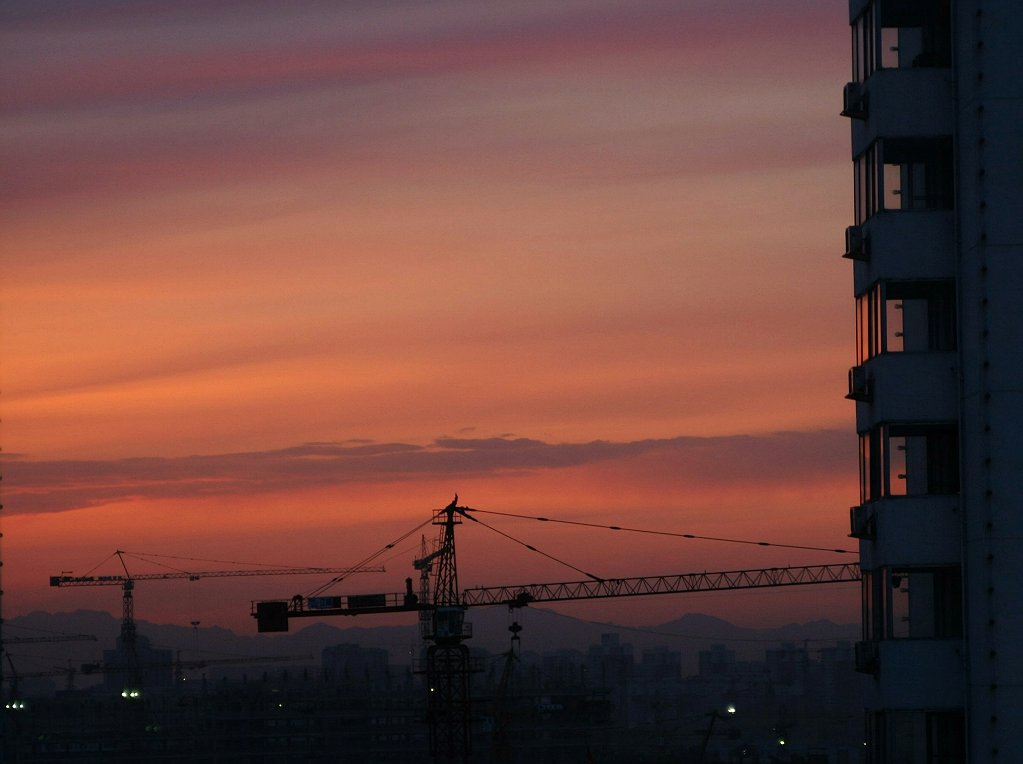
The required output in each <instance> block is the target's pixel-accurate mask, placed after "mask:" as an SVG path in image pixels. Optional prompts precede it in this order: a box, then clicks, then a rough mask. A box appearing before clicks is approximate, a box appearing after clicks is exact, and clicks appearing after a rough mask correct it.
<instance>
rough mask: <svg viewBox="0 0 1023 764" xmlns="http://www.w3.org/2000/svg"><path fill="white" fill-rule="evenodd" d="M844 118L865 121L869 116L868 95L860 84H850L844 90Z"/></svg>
mask: <svg viewBox="0 0 1023 764" xmlns="http://www.w3.org/2000/svg"><path fill="white" fill-rule="evenodd" d="M842 116H843V117H851V118H852V119H865V118H866V116H867V94H866V93H864V92H863V85H862V84H861V83H859V82H848V83H846V85H845V87H844V88H842Z"/></svg>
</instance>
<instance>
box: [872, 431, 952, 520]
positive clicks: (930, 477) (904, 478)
mask: <svg viewBox="0 0 1023 764" xmlns="http://www.w3.org/2000/svg"><path fill="white" fill-rule="evenodd" d="M958 492H959V439H958V431H957V428H956V426H955V425H953V424H883V425H878V426H877V427H874V428H872V429H871V430H868V431H867V432H863V433H860V503H861V504H864V503H866V502H868V501H874V500H876V499H881V498H887V497H893V496H921V495H928V494H938V495H940V494H954V493H958Z"/></svg>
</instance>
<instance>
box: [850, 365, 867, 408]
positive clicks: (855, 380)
mask: <svg viewBox="0 0 1023 764" xmlns="http://www.w3.org/2000/svg"><path fill="white" fill-rule="evenodd" d="M845 397H846V398H848V399H849V400H851V401H869V400H870V377H868V376H867V370H866V368H865V367H863V366H853V367H852V368H851V369H849V393H848V394H847V395H846V396H845Z"/></svg>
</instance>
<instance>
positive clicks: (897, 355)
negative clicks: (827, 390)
mask: <svg viewBox="0 0 1023 764" xmlns="http://www.w3.org/2000/svg"><path fill="white" fill-rule="evenodd" d="M958 367H959V356H958V354H957V353H955V352H926V351H924V352H912V351H906V352H889V353H882V354H881V355H878V356H875V357H874V358H871V359H870V360H868V361H866V362H865V363H864V364H863V365H862V366H854V367H853V368H852V369H850V371H849V394H848V395H847V396H846V397H847V398H850V399H851V400H856V401H864V402H866V403H868V404H869V405H867V406H857V407H856V428H857V430H859V431H860V432H863V431H865V430H868V429H870V428H871V427H872V426H874V425H876V424H878V423H880V422H913V421H922V422H927V421H952V420H955V419H957V418H958V416H959V402H958V395H959V373H958Z"/></svg>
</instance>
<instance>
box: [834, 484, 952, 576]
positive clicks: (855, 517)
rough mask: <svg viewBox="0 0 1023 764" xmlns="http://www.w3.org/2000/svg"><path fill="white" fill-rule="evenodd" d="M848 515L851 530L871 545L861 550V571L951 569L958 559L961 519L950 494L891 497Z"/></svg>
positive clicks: (854, 510)
mask: <svg viewBox="0 0 1023 764" xmlns="http://www.w3.org/2000/svg"><path fill="white" fill-rule="evenodd" d="M851 514H852V520H851V525H852V527H853V528H854V530H855V529H859V530H860V531H861V532H862V533H864V534H868V533H869V534H872V535H871V536H870V537H869V538H871V539H872V540H873V542H874V543H873V544H870V546H869V547H864V549H863V558H864V559H863V561H862V563H863V565H864V566H865V567H883V566H891V565H908V566H914V565H953V564H957V563H958V561H959V559H960V557H961V556H962V519H961V516H960V513H959V497H958V496H956V495H954V494H953V495H929V494H928V495H922V496H891V497H888V498H884V499H877V500H875V501H872V502H868V503H867V504H864V505H863V506H861V507H853V509H852V513H851ZM851 535H853V536H856V534H855V533H853V534H851ZM856 537H857V538H867V536H856Z"/></svg>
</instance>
